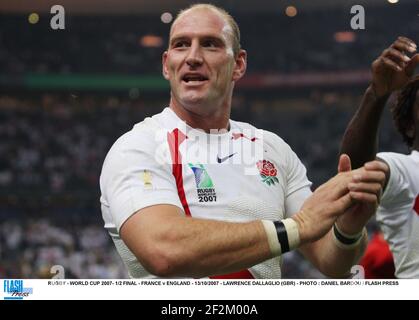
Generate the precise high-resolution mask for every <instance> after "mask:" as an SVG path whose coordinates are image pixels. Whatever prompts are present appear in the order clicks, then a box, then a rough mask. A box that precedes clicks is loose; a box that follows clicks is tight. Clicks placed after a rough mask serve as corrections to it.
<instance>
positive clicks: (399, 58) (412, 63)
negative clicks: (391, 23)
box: [371, 37, 419, 98]
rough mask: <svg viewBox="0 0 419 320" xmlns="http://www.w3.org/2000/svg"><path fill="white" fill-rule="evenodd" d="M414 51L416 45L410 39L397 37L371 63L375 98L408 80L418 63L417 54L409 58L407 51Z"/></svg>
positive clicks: (387, 93)
mask: <svg viewBox="0 0 419 320" xmlns="http://www.w3.org/2000/svg"><path fill="white" fill-rule="evenodd" d="M416 51H417V45H416V44H415V43H414V42H413V41H412V40H410V39H408V38H405V37H398V38H397V40H396V41H395V42H394V43H393V44H392V45H391V46H390V47H388V48H387V49H385V50H384V51H383V52H382V54H381V55H380V56H379V57H378V58H377V59H376V60H375V61H374V62H373V63H372V83H371V87H372V89H373V91H374V93H375V95H376V97H377V98H382V97H385V96H387V95H390V94H391V93H392V92H393V91H395V90H398V89H400V88H401V87H403V86H404V85H405V84H406V83H407V82H408V81H409V79H410V78H411V77H412V76H413V73H414V70H415V67H416V66H417V64H418V63H419V54H415V55H413V56H412V57H411V58H409V56H407V53H409V54H414V53H415V52H416Z"/></svg>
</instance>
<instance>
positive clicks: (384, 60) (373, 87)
mask: <svg viewBox="0 0 419 320" xmlns="http://www.w3.org/2000/svg"><path fill="white" fill-rule="evenodd" d="M416 50H417V49H416V44H415V43H414V42H413V41H412V40H410V39H408V38H405V37H399V38H398V39H397V40H396V41H395V42H394V43H393V44H392V45H391V46H390V47H388V48H387V49H385V50H384V51H383V52H382V54H381V55H380V56H379V57H378V58H377V59H376V60H375V61H374V62H373V63H372V68H371V69H372V82H371V84H370V86H369V87H368V88H367V90H366V92H365V94H364V97H363V99H362V102H361V105H360V107H359V108H358V110H357V111H356V113H355V115H354V116H353V118H352V120H351V121H350V122H349V124H348V126H347V128H346V131H345V134H344V136H343V139H342V145H341V149H340V153H341V154H343V153H346V154H348V155H349V156H350V158H351V160H352V165H353V167H354V168H359V167H361V166H363V165H364V163H366V162H368V161H371V160H374V159H375V155H376V153H377V147H378V128H379V125H380V119H381V115H382V113H383V110H384V107H385V105H386V102H387V100H388V98H389V97H390V95H391V94H392V93H393V92H394V91H396V90H398V89H400V88H402V87H403V86H404V85H406V83H407V82H408V81H409V80H410V78H411V77H412V76H413V73H414V69H415V67H416V65H417V64H418V63H419V54H414V53H415V52H416ZM408 54H414V55H413V56H412V57H411V58H409V56H408ZM387 178H388V177H387Z"/></svg>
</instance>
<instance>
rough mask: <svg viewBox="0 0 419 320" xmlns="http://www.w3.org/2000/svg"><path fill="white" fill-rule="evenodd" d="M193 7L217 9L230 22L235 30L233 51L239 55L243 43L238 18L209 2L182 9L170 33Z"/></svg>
mask: <svg viewBox="0 0 419 320" xmlns="http://www.w3.org/2000/svg"><path fill="white" fill-rule="evenodd" d="M192 9H209V10H213V11H216V12H217V13H219V14H220V15H221V16H222V17H223V18H224V19H225V20H226V22H227V23H228V25H229V26H230V27H231V30H232V31H233V33H232V34H231V40H232V41H231V43H232V47H233V53H234V56H235V57H237V55H238V54H239V51H240V49H241V45H240V29H239V26H238V24H237V22H236V20H234V18H233V16H232V15H231V14H229V13H228V12H227V11H226V10H224V9H223V8H220V7H217V6H214V5H212V4H207V3H196V4H193V5H191V6H189V7H188V8H186V9H182V10H180V11H179V13H178V14H177V16H176V18H175V20H174V21H173V23H172V27H171V28H170V34H172V28H173V26H174V24H175V22H176V21H177V20H178V19H179V18H180V17H181V16H182V15H183V14H184V13H186V12H187V11H189V10H192Z"/></svg>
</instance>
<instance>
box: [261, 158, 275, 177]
mask: <svg viewBox="0 0 419 320" xmlns="http://www.w3.org/2000/svg"><path fill="white" fill-rule="evenodd" d="M256 166H257V167H258V169H259V172H260V174H262V175H264V176H266V177H276V174H277V171H276V169H275V166H274V165H273V163H272V162H270V161H267V160H263V161H258V162H257V163H256Z"/></svg>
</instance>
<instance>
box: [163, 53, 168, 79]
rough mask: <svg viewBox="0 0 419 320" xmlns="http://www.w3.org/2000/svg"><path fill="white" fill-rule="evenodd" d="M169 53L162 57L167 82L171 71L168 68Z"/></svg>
mask: <svg viewBox="0 0 419 320" xmlns="http://www.w3.org/2000/svg"><path fill="white" fill-rule="evenodd" d="M167 54H168V53H167V51H165V52H163V55H162V73H163V77H164V78H165V79H166V80H169V69H168V68H167Z"/></svg>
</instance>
